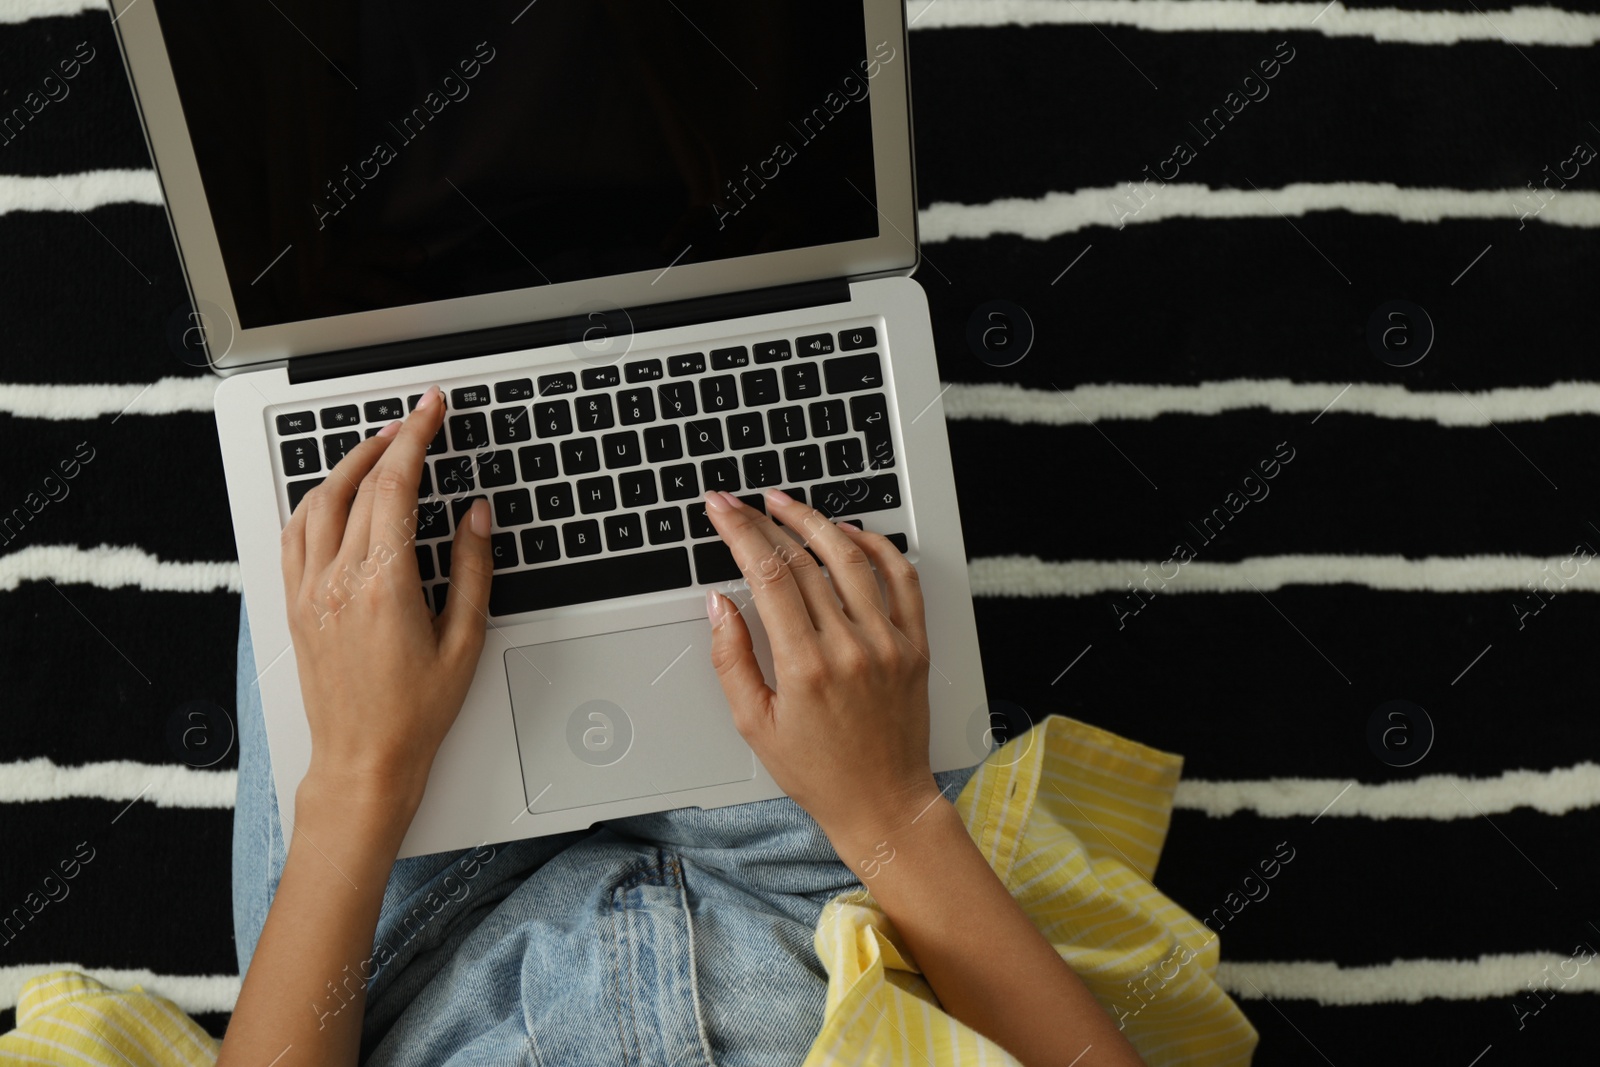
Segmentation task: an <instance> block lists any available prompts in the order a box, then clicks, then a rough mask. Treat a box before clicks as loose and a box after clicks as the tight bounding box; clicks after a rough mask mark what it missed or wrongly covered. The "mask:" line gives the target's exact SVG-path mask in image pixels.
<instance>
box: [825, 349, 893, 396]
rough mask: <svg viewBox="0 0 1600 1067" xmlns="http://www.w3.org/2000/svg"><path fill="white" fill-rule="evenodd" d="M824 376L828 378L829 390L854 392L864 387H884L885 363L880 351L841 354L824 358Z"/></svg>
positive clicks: (832, 391) (831, 391) (833, 391)
mask: <svg viewBox="0 0 1600 1067" xmlns="http://www.w3.org/2000/svg"><path fill="white" fill-rule="evenodd" d="M822 376H823V377H824V378H825V379H827V382H828V392H830V393H854V392H858V391H860V390H862V389H882V388H883V365H882V364H880V363H879V362H878V353H876V352H863V353H862V354H861V355H859V356H840V357H839V358H837V359H829V360H824V361H823V364H822Z"/></svg>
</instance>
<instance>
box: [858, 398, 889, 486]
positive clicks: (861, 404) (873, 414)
mask: <svg viewBox="0 0 1600 1067" xmlns="http://www.w3.org/2000/svg"><path fill="white" fill-rule="evenodd" d="M850 425H851V426H852V427H853V428H855V429H857V430H859V431H861V432H862V433H864V434H865V435H866V437H867V465H868V466H870V467H871V468H872V469H873V470H887V469H888V468H890V467H892V466H894V440H893V438H892V437H891V436H890V434H889V402H888V401H887V400H886V399H885V398H884V395H883V394H882V393H864V394H862V395H861V396H853V397H851V398H850Z"/></svg>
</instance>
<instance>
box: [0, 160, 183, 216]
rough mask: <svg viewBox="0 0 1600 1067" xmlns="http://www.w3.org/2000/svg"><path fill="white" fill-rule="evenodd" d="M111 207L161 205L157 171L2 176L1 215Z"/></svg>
mask: <svg viewBox="0 0 1600 1067" xmlns="http://www.w3.org/2000/svg"><path fill="white" fill-rule="evenodd" d="M107 204H150V205H153V206H155V207H160V206H161V183H160V182H159V181H157V180H156V172H155V171H153V170H148V169H146V170H91V171H85V172H84V173H82V174H54V175H51V176H49V177H29V178H24V177H19V176H17V175H14V174H4V175H0V215H4V214H7V213H9V212H12V211H93V210H94V209H95V208H97V207H104V206H106V205H107Z"/></svg>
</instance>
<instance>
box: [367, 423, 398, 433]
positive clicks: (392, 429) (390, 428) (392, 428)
mask: <svg viewBox="0 0 1600 1067" xmlns="http://www.w3.org/2000/svg"><path fill="white" fill-rule="evenodd" d="M399 432H400V424H399V423H398V422H391V423H389V425H387V426H385V427H384V428H383V429H381V430H379V431H378V432H377V433H375V434H373V435H372V436H374V437H393V436H394V435H395V434H397V433H399Z"/></svg>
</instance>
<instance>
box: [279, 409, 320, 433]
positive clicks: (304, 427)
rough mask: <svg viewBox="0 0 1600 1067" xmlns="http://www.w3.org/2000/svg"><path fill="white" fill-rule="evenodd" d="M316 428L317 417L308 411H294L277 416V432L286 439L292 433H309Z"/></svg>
mask: <svg viewBox="0 0 1600 1067" xmlns="http://www.w3.org/2000/svg"><path fill="white" fill-rule="evenodd" d="M316 428H317V417H316V416H315V415H313V414H312V413H311V412H309V411H296V412H294V413H293V414H290V415H279V416H278V432H279V433H281V434H283V435H284V436H285V437H287V436H288V435H289V434H293V433H310V432H311V431H312V430H315V429H316Z"/></svg>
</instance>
